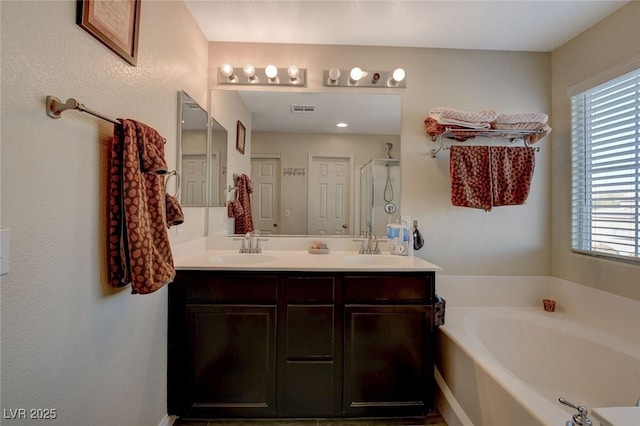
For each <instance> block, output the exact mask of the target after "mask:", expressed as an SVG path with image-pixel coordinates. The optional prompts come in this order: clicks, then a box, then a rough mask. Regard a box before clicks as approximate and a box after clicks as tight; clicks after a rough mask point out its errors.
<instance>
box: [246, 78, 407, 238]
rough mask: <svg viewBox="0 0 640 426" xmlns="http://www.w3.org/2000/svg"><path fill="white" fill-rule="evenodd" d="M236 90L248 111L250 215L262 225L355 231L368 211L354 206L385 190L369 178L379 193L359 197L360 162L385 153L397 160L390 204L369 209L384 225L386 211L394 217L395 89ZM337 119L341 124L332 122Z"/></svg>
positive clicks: (285, 231) (274, 231)
mask: <svg viewBox="0 0 640 426" xmlns="http://www.w3.org/2000/svg"><path fill="white" fill-rule="evenodd" d="M237 93H238V95H239V96H240V97H241V99H242V101H243V103H244V104H245V105H246V107H247V109H248V110H249V112H250V114H251V128H250V129H249V128H248V129H247V131H250V132H251V152H250V153H249V152H247V153H246V155H250V158H251V176H250V177H251V180H252V183H253V191H254V193H253V196H252V216H253V220H254V225H255V228H256V229H258V230H260V232H261V233H263V234H271V235H359V234H361V232H362V231H364V230H366V229H367V226H368V224H367V223H364V221H367V220H369V219H366V218H371V217H372V214H371V213H368V214H365V215H363V214H361V210H362V209H363V206H362V201H363V199H365V198H366V199H367V200H371V199H376V200H377V199H378V198H384V193H383V192H382V191H384V185H385V182H384V181H383V182H382V183H380V182H376V183H375V184H376V187H375V188H371V187H369V188H368V189H364V191H365V192H369V191H378V192H380V196H379V197H377V196H376V195H374V196H372V197H365V198H363V197H361V196H360V193H361V192H362V189H361V173H362V172H361V168H362V167H363V166H365V164H367V163H369V162H370V161H371V160H372V159H384V158H387V154H389V155H391V156H392V157H393V158H394V159H396V160H398V161H396V162H394V163H393V166H394V167H393V168H392V170H391V171H390V174H389V176H390V179H391V182H390V184H389V185H387V197H386V198H387V199H388V200H389V202H390V203H393V204H394V205H395V209H394V210H393V213H392V214H391V215H390V214H387V213H385V212H384V210H380V211H379V212H377V211H376V212H375V213H374V215H375V216H376V217H377V219H378V221H380V222H381V223H384V224H385V225H386V223H387V222H386V221H387V220H388V218H390V217H392V216H393V218H395V217H396V216H397V218H399V217H400V216H399V215H400V208H399V207H400V203H399V198H400V187H399V185H400V181H399V180H400V172H399V158H400V116H401V115H400V112H401V111H400V108H401V97H400V95H397V94H368V93H351V92H349V93H339V92H325V93H311V92H282V91H278V92H275V91H255V90H246V91H244V90H243V91H238V92H237ZM340 122H344V123H347V125H348V126H347V127H337V126H336V125H337V124H338V123H340ZM387 147H389V150H387ZM381 164H383V168H382V171H383V174H384V177H385V179H386V176H387V175H386V170H387V169H386V168H384V164H385V163H381ZM396 166H397V167H396ZM370 177H371V174H370V173H369V174H368V175H367V179H368V182H371V180H372V179H370ZM365 183H366V182H365ZM390 186H392V187H393V188H391V187H390ZM392 189H393V197H392V196H391V192H392ZM389 197H392V198H389ZM377 204H379V203H377ZM377 204H376V208H377V207H378V206H377ZM368 208H370V207H366V206H365V207H364V209H368ZM382 208H383V206H382V207H380V209H382ZM383 229H384V228H383ZM374 232H376V231H375V230H374ZM383 232H384V230H383V231H382V232H380V231H378V232H376V233H378V234H380V233H383Z"/></svg>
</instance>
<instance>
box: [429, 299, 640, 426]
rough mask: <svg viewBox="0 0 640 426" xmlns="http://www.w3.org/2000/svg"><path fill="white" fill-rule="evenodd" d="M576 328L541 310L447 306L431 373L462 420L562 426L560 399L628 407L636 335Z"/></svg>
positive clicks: (638, 385) (638, 356)
mask: <svg viewBox="0 0 640 426" xmlns="http://www.w3.org/2000/svg"><path fill="white" fill-rule="evenodd" d="M583 324H584V322H583V321H580V322H579V321H577V320H576V319H575V317H573V316H571V315H568V314H566V313H563V312H555V313H549V312H545V311H544V310H543V309H542V307H536V308H532V307H461V308H450V307H447V311H446V323H445V325H444V326H442V327H441V328H440V332H439V336H438V337H439V354H438V357H437V358H438V359H437V369H438V372H437V375H438V376H439V377H438V381H439V385H440V388H441V389H443V388H444V389H446V391H447V393H448V392H449V391H450V394H449V395H448V396H449V399H452V400H453V401H449V403H450V404H451V405H452V406H454V407H458V410H460V409H461V410H462V411H463V412H462V413H458V415H457V417H458V419H462V421H461V423H462V424H468V423H469V422H471V423H473V424H474V425H475V426H502V425H516V424H517V425H545V426H546V425H559V426H560V425H562V426H564V425H565V423H566V421H567V420H570V419H571V415H573V414H574V413H575V410H573V409H571V408H569V407H565V406H564V405H562V404H560V403H559V402H558V397H560V396H564V397H565V398H566V399H568V400H569V401H572V402H574V403H576V404H578V405H584V406H586V407H588V408H589V409H592V408H594V407H610V406H632V405H635V403H636V400H637V398H638V397H639V396H640V338H635V339H627V338H621V336H616V335H614V334H612V333H608V332H605V331H603V330H598V329H596V328H593V327H588V326H585V325H583ZM638 335H640V333H639V334H638Z"/></svg>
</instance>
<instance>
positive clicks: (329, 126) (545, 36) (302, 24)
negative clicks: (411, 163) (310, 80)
mask: <svg viewBox="0 0 640 426" xmlns="http://www.w3.org/2000/svg"><path fill="white" fill-rule="evenodd" d="M184 2H185V4H186V6H187V8H188V9H189V10H190V12H191V14H192V15H193V17H194V19H195V20H196V22H197V24H198V25H199V26H200V28H201V29H202V32H203V33H204V35H205V37H206V38H207V40H209V41H224V42H255V43H294V44H330V45H362V46H392V47H426V48H453V49H483V50H512V51H541V52H550V51H552V50H554V49H556V48H558V47H559V46H561V45H563V44H564V43H566V42H567V41H569V40H571V39H572V38H573V37H575V36H577V35H578V34H580V33H581V32H582V31H584V30H586V29H587V28H589V27H590V26H592V25H594V24H595V23H596V22H598V21H600V20H601V19H603V18H605V17H606V16H607V15H609V14H611V13H612V12H614V11H615V10H617V9H618V8H620V7H622V6H623V5H625V4H626V3H629V1H616V0H606V1H597V0H575V1H561V0H552V1H530V0H529V1H525V0H512V1H504V0H503V1H480V0H471V1H460V0H448V1H431V0H413V1H399V0H383V1H374V0H341V1H330V0H298V1H286V0H276V1H267V0H253V1H252V0H233V1H227V0H184ZM240 94H241V95H242V96H243V99H244V102H245V103H246V104H247V106H248V107H249V109H250V110H251V111H252V127H253V129H254V130H263V131H291V132H300V133H311V132H313V133H316V132H319V133H361V134H398V133H399V126H400V124H399V123H400V102H399V97H395V98H394V97H392V96H379V95H372V97H369V98H368V97H366V96H363V95H362V94H358V96H353V95H350V96H348V97H344V95H343V96H342V98H340V96H337V98H339V99H335V98H334V97H330V96H319V94H311V93H298V94H296V95H295V96H297V98H295V99H293V98H291V96H294V94H293V93H291V92H288V93H286V94H283V93H281V92H271V93H265V92H263V91H258V92H253V91H241V92H240ZM292 104H302V105H305V104H311V105H314V106H315V107H316V108H315V112H314V113H313V114H293V113H291V105H292ZM362 111H366V114H362ZM363 116H367V117H369V118H371V117H374V116H375V117H377V118H375V119H372V120H369V121H363V120H362V117H363ZM338 121H347V122H348V123H349V127H347V128H346V129H338V128H337V127H336V126H335V124H336V123H337V122H338Z"/></svg>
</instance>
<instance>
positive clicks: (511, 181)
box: [449, 145, 535, 211]
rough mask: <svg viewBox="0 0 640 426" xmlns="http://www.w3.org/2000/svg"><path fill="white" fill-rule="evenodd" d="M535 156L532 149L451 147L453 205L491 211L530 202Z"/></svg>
mask: <svg viewBox="0 0 640 426" xmlns="http://www.w3.org/2000/svg"><path fill="white" fill-rule="evenodd" d="M534 166H535V154H534V151H533V148H529V147H510V146H492V147H488V146H460V145H453V146H451V156H450V158H449V176H450V179H451V203H452V204H453V205H454V206H460V207H472V208H478V209H483V210H485V211H490V210H491V208H492V207H494V206H508V205H521V204H524V202H525V201H526V200H527V197H528V195H529V188H530V187H531V179H532V178H533V170H534Z"/></svg>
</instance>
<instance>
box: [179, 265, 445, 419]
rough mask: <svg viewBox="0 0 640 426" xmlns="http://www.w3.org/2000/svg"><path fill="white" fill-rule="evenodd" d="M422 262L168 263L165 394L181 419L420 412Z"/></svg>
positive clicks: (424, 321)
mask: <svg viewBox="0 0 640 426" xmlns="http://www.w3.org/2000/svg"><path fill="white" fill-rule="evenodd" d="M434 281H435V275H434V273H433V272H393V273H344V272H322V273H321V272H314V273H302V272H300V273H295V272H290V273H287V272H273V273H248V272H232V271H224V272H222V271H220V272H218V271H178V274H177V277H176V280H175V282H174V283H172V284H171V285H170V287H169V353H168V364H169V365H168V399H169V401H168V403H169V412H170V414H175V415H179V416H181V417H186V418H219V417H358V416H410V415H420V414H422V413H424V412H425V411H428V410H430V409H431V408H432V406H433V389H434V383H433V350H432V345H433V343H432V342H433V338H432V336H433V310H432V308H433V298H434V294H435V282H434Z"/></svg>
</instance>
